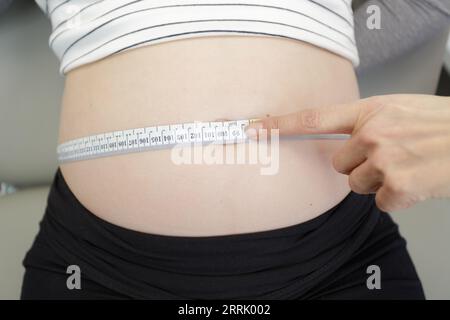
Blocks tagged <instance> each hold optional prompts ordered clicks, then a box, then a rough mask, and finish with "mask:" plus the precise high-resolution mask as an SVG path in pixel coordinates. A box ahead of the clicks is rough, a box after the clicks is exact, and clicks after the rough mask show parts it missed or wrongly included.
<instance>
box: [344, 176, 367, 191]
mask: <svg viewBox="0 0 450 320" xmlns="http://www.w3.org/2000/svg"><path fill="white" fill-rule="evenodd" d="M348 184H349V186H350V189H352V190H353V191H354V192H356V193H359V194H366V193H367V189H366V188H364V186H362V185H361V184H360V183H359V182H358V181H357V179H356V177H355V176H354V175H350V176H349V178H348Z"/></svg>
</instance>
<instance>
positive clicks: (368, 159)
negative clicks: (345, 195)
mask: <svg viewBox="0 0 450 320" xmlns="http://www.w3.org/2000/svg"><path fill="white" fill-rule="evenodd" d="M261 128H263V129H279V134H280V135H299V134H300V135H301V134H311V133H314V134H333V133H336V134H342V133H343V134H351V138H350V139H349V140H348V141H347V142H346V143H345V144H344V145H343V146H342V147H341V148H340V149H339V150H338V151H337V152H336V153H335V154H334V156H333V167H334V168H335V170H336V171H337V172H339V173H342V174H345V175H348V183H349V186H350V188H351V189H352V190H353V191H354V192H356V193H360V194H371V193H376V203H377V206H378V207H379V208H380V209H381V210H382V211H385V212H388V211H397V210H401V209H406V208H409V207H411V206H412V205H414V204H416V203H417V202H420V201H424V200H426V199H431V198H448V197H450V98H447V97H437V96H429V95H387V96H376V97H371V98H367V99H362V100H359V101H357V102H355V103H350V104H341V105H332V106H327V107H320V108H315V109H303V110H301V111H298V112H295V113H291V114H288V115H283V116H277V117H271V118H266V119H262V120H261V121H259V122H256V123H254V124H253V125H251V126H249V128H248V129H257V130H249V133H253V134H254V135H253V138H255V135H256V136H257V135H258V130H259V129H261Z"/></svg>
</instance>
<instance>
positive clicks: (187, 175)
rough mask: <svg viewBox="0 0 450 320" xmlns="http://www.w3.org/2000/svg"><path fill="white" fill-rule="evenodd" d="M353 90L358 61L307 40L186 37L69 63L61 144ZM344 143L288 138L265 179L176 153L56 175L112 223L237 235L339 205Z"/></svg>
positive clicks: (88, 164)
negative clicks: (338, 160) (181, 160)
mask: <svg viewBox="0 0 450 320" xmlns="http://www.w3.org/2000/svg"><path fill="white" fill-rule="evenodd" d="M358 98H359V92H358V86H357V81H356V77H355V73H354V69H353V66H352V64H351V63H350V62H349V61H348V60H346V59H345V58H343V57H341V56H338V55H336V54H333V53H331V52H329V51H326V50H322V49H320V48H317V47H315V46H312V45H309V44H307V43H303V42H301V41H297V40H289V39H281V38H275V37H257V36H255V37H249V36H211V37H201V38H188V39H183V40H176V41H169V42H164V43H161V44H157V45H150V46H144V47H141V48H137V49H133V50H129V51H125V52H123V53H121V54H117V55H113V56H110V57H107V58H105V59H102V60H99V61H96V62H95V63H92V64H89V65H84V66H82V67H80V68H77V69H74V70H72V71H70V72H69V73H68V74H67V77H66V83H65V90H64V97H63V103H62V104H63V105H62V111H61V124H60V135H59V142H64V141H67V140H71V139H74V138H77V137H83V136H86V135H92V134H96V133H101V132H110V131H115V130H121V129H129V128H137V127H145V126H153V125H161V124H172V123H183V122H192V121H196V120H201V121H212V120H216V119H249V118H261V117H264V116H265V115H267V114H272V115H274V114H285V113H291V112H295V111H297V110H299V108H300V109H302V108H314V107H319V106H321V105H327V104H336V103H346V102H351V101H356V100H357V99H358ZM341 146H342V141H313V140H311V141H282V142H280V150H279V159H280V161H279V171H278V173H277V174H275V175H261V173H260V169H261V167H262V166H261V165H255V164H239V165H237V164H235V165H221V164H216V165H207V164H198V165H178V166H177V165H175V164H174V163H173V161H171V158H170V154H171V150H158V151H151V152H140V153H131V154H125V155H120V156H110V157H104V158H98V159H92V160H87V161H77V162H72V163H66V164H63V165H61V172H62V174H63V176H64V178H65V180H66V182H67V184H68V186H69V187H70V190H71V191H72V192H73V193H74V195H75V196H76V198H77V199H78V200H79V201H80V202H81V204H82V205H84V206H85V207H86V208H87V209H88V210H89V211H91V212H92V213H93V214H95V215H97V216H98V217H100V218H102V219H104V220H106V221H108V222H112V223H114V224H116V225H119V226H122V227H125V228H128V229H132V230H137V231H141V232H146V233H156V234H164V235H183V236H210V235H226V234H238V233H246V232H256V231H263V230H269V229H274V228H280V227H285V226H289V225H294V224H298V223H301V222H304V221H307V220H310V219H312V218H315V217H317V216H319V215H321V214H322V213H324V212H325V211H327V210H328V209H330V208H332V207H333V206H335V205H336V204H338V203H339V202H340V201H342V199H343V198H344V197H345V196H346V195H347V194H348V193H349V192H350V188H349V187H348V186H347V181H346V176H345V175H342V174H339V173H337V172H336V171H335V170H334V169H333V167H332V165H331V157H332V155H333V154H334V153H335V152H336V151H337V150H338V149H339V148H340V147H341ZM241 147H242V146H233V147H231V148H228V149H227V150H226V153H230V152H232V151H233V150H232V149H233V148H241ZM217 148H222V147H219V146H218V147H217Z"/></svg>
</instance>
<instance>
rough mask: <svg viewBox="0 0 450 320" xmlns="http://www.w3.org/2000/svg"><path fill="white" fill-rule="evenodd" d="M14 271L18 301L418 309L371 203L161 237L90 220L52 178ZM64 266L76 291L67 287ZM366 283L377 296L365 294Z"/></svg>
mask: <svg viewBox="0 0 450 320" xmlns="http://www.w3.org/2000/svg"><path fill="white" fill-rule="evenodd" d="M23 264H24V266H25V268H26V273H25V276H24V281H23V287H22V298H23V299H130V298H131V299H424V293H423V290H422V286H421V283H420V280H419V279H418V276H417V273H416V270H415V268H414V265H413V263H412V261H411V258H410V256H409V254H408V252H407V249H406V242H405V240H404V239H403V238H402V237H401V236H400V234H399V232H398V227H397V225H396V224H395V223H394V222H393V221H392V219H391V218H390V216H389V215H388V214H387V213H382V212H380V211H379V210H378V209H377V208H376V206H375V203H374V197H373V195H370V196H362V195H358V194H355V193H353V192H352V193H350V194H349V195H348V196H347V197H346V198H345V199H344V200H343V201H342V202H340V203H339V204H337V205H336V206H335V207H333V208H332V209H330V210H328V211H327V212H325V213H324V214H322V215H320V216H319V217H317V218H315V219H312V220H310V221H307V222H304V223H300V224H297V225H293V226H289V227H285V228H279V229H274V230H269V231H262V232H254V233H246V234H238V235H225V236H209V237H183V236H180V237H177V236H163V235H156V234H146V233H141V232H137V231H132V230H129V229H125V228H122V227H119V226H116V225H113V224H111V223H109V222H107V221H104V220H102V219H100V218H98V217H97V216H95V215H94V214H92V213H91V212H89V211H88V210H87V209H86V208H85V207H83V205H82V204H81V203H80V202H79V201H78V200H77V199H76V198H75V196H74V195H73V193H72V192H71V191H70V189H69V188H68V186H67V184H66V182H65V181H64V178H63V176H62V175H61V172H60V171H59V170H58V171H57V173H56V175H55V179H54V182H53V185H52V188H51V191H50V194H49V196H48V202H47V209H46V212H45V215H44V218H43V220H42V221H41V223H40V231H39V233H38V235H37V236H36V239H35V241H34V243H33V246H32V247H31V249H30V250H29V252H28V253H27V255H26V257H25V259H24V262H23ZM73 265H75V266H77V268H79V270H80V275H81V277H80V284H81V289H77V288H72V289H69V288H68V286H67V280H68V277H72V276H73V275H74V274H73V273H72V271H70V272H69V273H68V272H67V270H68V268H69V266H73ZM370 266H376V267H375V268H377V267H378V268H379V269H378V270H379V271H380V272H379V273H377V274H376V275H375V277H374V274H373V273H371V272H369V273H368V271H367V270H368V268H369V267H370ZM69 270H70V269H69ZM375 272H376V271H375ZM378 276H379V277H378ZM369 277H371V279H370V280H369V281H368V278H369ZM374 278H375V279H378V280H379V283H378V284H379V285H380V286H381V288H380V289H377V288H376V287H375V288H372V287H370V288H369V287H368V285H367V282H369V283H370V284H374V283H375V284H376V283H377V282H376V281H377V280H375V282H373V281H372V280H373V279H374ZM71 280H73V278H71Z"/></svg>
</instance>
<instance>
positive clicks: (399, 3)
mask: <svg viewBox="0 0 450 320" xmlns="http://www.w3.org/2000/svg"><path fill="white" fill-rule="evenodd" d="M369 5H377V6H378V7H379V8H380V11H381V29H380V30H370V29H368V28H367V24H366V22H367V18H368V14H367V12H366V9H367V7H368V6H369ZM353 8H354V16H355V37H356V44H357V47H358V51H359V56H360V61H361V62H360V65H359V67H358V68H357V72H358V73H360V72H365V71H367V70H369V69H371V68H374V67H376V66H378V65H382V64H383V63H385V62H386V61H389V60H391V59H395V58H398V57H399V56H402V55H403V54H405V53H406V52H409V51H411V50H414V49H415V48H417V47H418V46H420V45H421V44H423V43H424V42H425V41H427V40H428V39H430V38H432V37H433V36H434V35H437V34H438V33H439V32H441V31H443V30H445V29H446V28H449V27H450V0H354V3H353Z"/></svg>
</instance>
